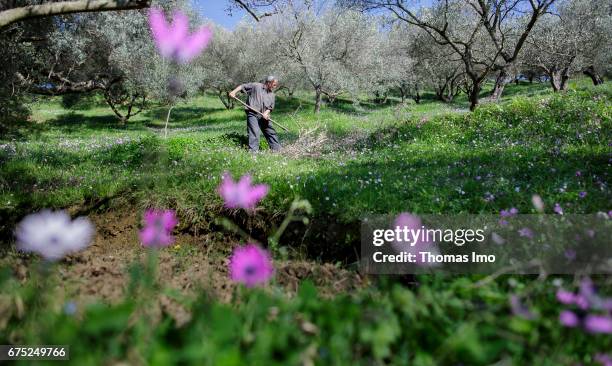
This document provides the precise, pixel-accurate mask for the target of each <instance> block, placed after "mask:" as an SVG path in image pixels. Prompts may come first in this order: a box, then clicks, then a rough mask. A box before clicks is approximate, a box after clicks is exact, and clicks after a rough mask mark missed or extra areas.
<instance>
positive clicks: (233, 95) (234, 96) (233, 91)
mask: <svg viewBox="0 0 612 366" xmlns="http://www.w3.org/2000/svg"><path fill="white" fill-rule="evenodd" d="M241 90H242V85H238V86H237V87H236V88H234V90H232V91H231V92H229V93H227V95H229V96H230V98H236V93H238V92H239V91H241Z"/></svg>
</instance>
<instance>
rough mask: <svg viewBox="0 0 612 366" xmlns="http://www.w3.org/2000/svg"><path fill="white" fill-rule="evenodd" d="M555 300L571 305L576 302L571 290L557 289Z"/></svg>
mask: <svg viewBox="0 0 612 366" xmlns="http://www.w3.org/2000/svg"><path fill="white" fill-rule="evenodd" d="M557 300H558V301H559V302H560V303H562V304H565V305H571V304H573V303H575V302H576V297H575V296H574V293H573V292H569V291H566V290H563V289H559V290H557Z"/></svg>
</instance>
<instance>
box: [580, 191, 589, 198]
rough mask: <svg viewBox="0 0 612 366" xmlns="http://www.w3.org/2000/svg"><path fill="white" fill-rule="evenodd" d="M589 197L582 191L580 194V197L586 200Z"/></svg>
mask: <svg viewBox="0 0 612 366" xmlns="http://www.w3.org/2000/svg"><path fill="white" fill-rule="evenodd" d="M586 196H587V193H586V192H585V191H581V192H580V193H578V197H580V198H584V197H586Z"/></svg>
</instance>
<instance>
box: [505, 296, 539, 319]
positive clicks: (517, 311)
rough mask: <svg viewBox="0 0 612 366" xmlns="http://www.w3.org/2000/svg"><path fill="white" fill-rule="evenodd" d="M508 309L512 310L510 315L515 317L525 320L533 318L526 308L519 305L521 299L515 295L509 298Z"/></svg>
mask: <svg viewBox="0 0 612 366" xmlns="http://www.w3.org/2000/svg"><path fill="white" fill-rule="evenodd" d="M510 308H511V309H512V314H514V315H516V316H520V317H523V318H525V319H533V318H535V315H534V314H533V313H532V312H531V310H529V308H528V307H527V306H525V305H524V304H523V303H521V299H520V298H519V297H518V296H517V295H512V296H510Z"/></svg>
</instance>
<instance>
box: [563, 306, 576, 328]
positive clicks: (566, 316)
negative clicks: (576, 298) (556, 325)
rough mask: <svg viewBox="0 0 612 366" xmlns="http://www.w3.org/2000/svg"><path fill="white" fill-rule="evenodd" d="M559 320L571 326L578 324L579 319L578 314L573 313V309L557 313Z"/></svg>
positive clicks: (564, 324) (566, 325)
mask: <svg viewBox="0 0 612 366" xmlns="http://www.w3.org/2000/svg"><path fill="white" fill-rule="evenodd" d="M559 322H560V323H561V325H563V326H565V327H571V328H573V327H576V326H578V323H580V320H579V319H578V316H577V315H576V314H574V312H573V311H569V310H563V311H562V312H561V313H559Z"/></svg>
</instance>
